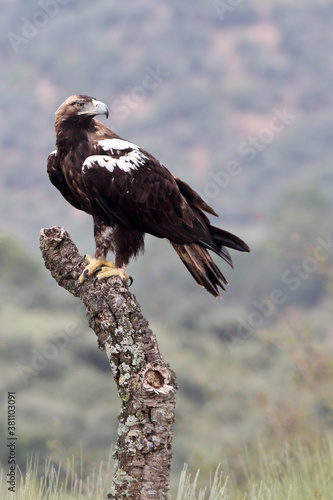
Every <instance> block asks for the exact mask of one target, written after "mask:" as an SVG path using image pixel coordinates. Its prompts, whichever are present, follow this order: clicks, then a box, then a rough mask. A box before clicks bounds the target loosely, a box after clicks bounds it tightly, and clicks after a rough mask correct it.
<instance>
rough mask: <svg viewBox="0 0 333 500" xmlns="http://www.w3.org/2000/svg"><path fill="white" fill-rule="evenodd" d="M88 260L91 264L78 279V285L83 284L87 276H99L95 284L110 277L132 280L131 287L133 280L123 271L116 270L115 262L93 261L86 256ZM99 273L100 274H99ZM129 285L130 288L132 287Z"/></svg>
mask: <svg viewBox="0 0 333 500" xmlns="http://www.w3.org/2000/svg"><path fill="white" fill-rule="evenodd" d="M85 258H86V260H87V261H88V262H89V264H88V265H87V266H86V267H85V268H84V271H83V273H82V274H81V275H80V276H79V278H78V280H77V281H78V283H80V284H82V283H83V282H84V280H85V279H86V277H87V276H92V275H95V274H96V275H97V276H96V277H95V279H94V283H95V282H96V280H100V279H102V278H109V277H110V276H114V275H116V276H120V277H121V279H122V280H126V281H128V280H130V285H131V284H132V282H133V279H132V278H131V277H130V276H128V274H126V273H125V271H124V270H123V269H118V268H116V265H115V263H114V262H110V261H108V260H98V259H93V258H92V257H90V255H86V256H85ZM97 273H98V274H97ZM130 285H129V286H130Z"/></svg>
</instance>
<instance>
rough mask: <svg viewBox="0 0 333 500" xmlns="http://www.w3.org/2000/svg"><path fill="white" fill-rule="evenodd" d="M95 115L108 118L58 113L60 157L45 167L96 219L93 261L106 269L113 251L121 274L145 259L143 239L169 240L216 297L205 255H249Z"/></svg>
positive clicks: (221, 281)
mask: <svg viewBox="0 0 333 500" xmlns="http://www.w3.org/2000/svg"><path fill="white" fill-rule="evenodd" d="M99 114H105V115H106V116H108V109H107V107H106V105H105V104H103V103H101V102H99V101H96V100H95V99H94V98H92V97H89V96H84V95H75V96H71V97H69V98H68V99H67V100H66V101H65V102H64V103H63V104H62V105H61V106H60V107H59V109H58V110H57V112H56V120H55V132H56V138H57V142H56V144H57V150H56V151H54V152H53V153H51V154H50V155H49V158H48V164H47V171H48V174H49V177H50V180H51V182H52V184H54V185H55V186H56V187H57V188H58V189H59V191H60V192H61V193H62V195H63V196H64V197H65V198H66V200H67V201H68V202H69V203H71V204H72V205H73V206H74V207H76V208H77V209H79V210H84V211H85V212H87V213H88V214H91V215H92V216H93V219H94V236H95V242H96V252H95V259H96V260H97V261H106V256H107V253H108V251H109V250H112V251H113V252H114V253H115V266H116V268H123V269H124V268H126V266H127V264H128V263H129V260H130V258H131V257H133V256H136V255H137V254H138V253H139V252H140V251H143V249H144V234H145V233H150V234H152V235H154V236H156V237H158V238H167V239H168V240H169V241H170V243H171V244H172V246H173V248H174V249H175V250H176V252H177V254H178V255H179V257H180V259H181V260H182V261H183V263H184V264H185V266H186V267H187V269H188V270H189V271H190V273H191V274H192V276H193V277H194V279H195V280H196V281H197V282H198V283H199V285H201V286H203V287H205V288H206V290H208V291H209V292H210V293H211V294H213V295H214V296H215V297H217V296H219V295H220V294H219V288H221V289H223V290H225V286H224V285H226V284H227V281H226V279H225V277H224V276H223V274H222V273H221V271H220V270H219V268H218V267H217V265H216V264H215V263H214V261H213V259H212V258H211V256H210V255H209V253H208V250H212V251H213V252H215V253H216V254H217V255H219V256H220V257H222V258H223V259H224V260H225V261H226V262H227V263H228V264H230V265H231V266H232V260H231V257H230V254H229V252H228V250H227V248H226V247H229V248H233V249H235V250H239V251H242V252H244V251H245V252H248V251H249V247H248V246H247V245H246V243H244V242H243V241H242V240H241V239H240V238H238V237H237V236H235V235H233V234H231V233H228V232H227V231H224V230H222V229H218V228H216V227H214V226H212V225H211V224H210V222H209V219H208V217H207V216H206V215H205V212H206V213H208V214H211V215H215V216H216V215H217V214H216V213H215V212H214V210H213V209H212V208H211V207H210V206H209V205H207V203H205V202H204V200H203V199H202V198H201V197H200V196H199V195H198V194H197V193H196V192H195V191H193V189H191V187H190V186H189V185H188V184H186V183H185V182H183V181H181V180H180V179H178V178H177V177H175V176H173V175H172V174H171V173H170V172H169V171H168V170H167V169H166V168H165V167H164V166H163V165H161V163H160V162H159V161H158V160H156V159H155V158H154V157H153V156H152V155H150V154H149V153H148V152H147V151H144V150H143V149H141V148H139V147H138V146H136V145H135V144H132V143H130V142H128V141H125V140H124V139H121V138H120V137H119V136H117V135H116V134H115V133H114V132H112V131H111V130H110V129H108V128H107V127H106V126H105V125H103V124H102V123H101V122H99V121H97V120H96V119H95V118H94V117H95V116H96V115H99ZM95 269H96V267H95ZM88 274H92V272H91V270H89V272H88Z"/></svg>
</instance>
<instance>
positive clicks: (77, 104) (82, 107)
mask: <svg viewBox="0 0 333 500" xmlns="http://www.w3.org/2000/svg"><path fill="white" fill-rule="evenodd" d="M96 115H106V117H107V118H108V116H109V110H108V108H107V106H106V104H104V102H101V101H97V100H96V99H94V98H93V97H90V96H88V95H72V96H70V97H68V99H66V101H64V102H63V103H62V104H61V105H60V106H59V108H58V109H57V111H56V114H55V116H56V119H55V128H56V131H57V128H58V127H60V125H63V124H64V122H67V123H80V122H84V121H86V120H90V119H91V118H93V117H94V116H96Z"/></svg>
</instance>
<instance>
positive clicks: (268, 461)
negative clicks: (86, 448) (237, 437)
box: [0, 438, 333, 500]
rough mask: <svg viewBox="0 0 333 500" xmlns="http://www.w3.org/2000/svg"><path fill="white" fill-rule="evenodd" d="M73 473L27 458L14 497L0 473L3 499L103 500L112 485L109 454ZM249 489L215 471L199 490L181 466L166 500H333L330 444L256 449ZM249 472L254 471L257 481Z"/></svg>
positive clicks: (73, 467)
mask: <svg viewBox="0 0 333 500" xmlns="http://www.w3.org/2000/svg"><path fill="white" fill-rule="evenodd" d="M79 469H81V474H78V473H77V472H76V470H77V464H76V463H74V459H71V460H68V462H67V463H66V464H61V463H59V464H58V465H57V466H55V465H54V464H53V463H52V461H51V459H50V460H48V461H47V462H46V463H45V464H44V465H43V467H41V464H39V460H38V458H36V457H35V458H33V459H29V460H28V463H27V470H26V473H25V474H24V475H23V474H22V473H21V472H20V471H18V473H17V484H16V491H15V493H13V492H10V491H8V489H7V486H8V485H7V484H6V474H7V472H8V471H7V470H6V469H5V468H3V467H2V468H1V470H0V498H1V500H13V499H14V498H15V500H74V499H75V500H85V499H91V500H102V499H103V500H104V499H105V498H106V495H107V493H108V490H109V487H110V484H111V480H112V460H111V453H110V458H109V461H108V462H107V463H103V462H102V463H101V464H100V467H99V468H98V469H92V472H91V474H90V475H89V476H87V477H83V474H82V469H83V467H82V463H81V464H80V466H79ZM247 469H248V470H247V475H248V480H247V484H246V485H245V486H243V487H242V488H240V487H239V486H237V484H236V483H235V482H233V481H232V480H231V479H229V478H228V477H227V476H226V475H225V474H224V473H223V471H222V470H221V467H220V466H218V467H217V470H216V472H215V474H212V476H211V479H210V481H209V485H208V486H207V487H206V488H203V487H199V485H198V484H199V477H200V472H199V471H198V472H197V473H196V474H195V475H194V477H191V474H189V472H188V466H187V465H185V466H184V469H183V471H182V473H181V474H180V480H179V484H178V491H177V488H176V492H175V494H173V495H170V500H332V499H333V439H332V438H327V439H326V440H325V441H324V442H323V443H321V445H320V446H318V447H317V449H315V450H314V451H310V450H309V449H308V448H305V447H300V446H299V447H298V448H297V449H296V451H294V452H293V453H292V454H290V455H289V456H288V457H283V459H281V457H280V459H276V457H275V458H274V457H272V456H268V455H266V453H265V452H264V451H263V450H260V452H259V457H258V462H256V463H255V464H254V462H252V463H251V462H250V463H249V464H248V466H247ZM251 469H253V470H254V469H255V470H256V473H255V474H256V477H254V472H253V471H251Z"/></svg>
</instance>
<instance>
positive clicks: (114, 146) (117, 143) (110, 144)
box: [98, 139, 139, 154]
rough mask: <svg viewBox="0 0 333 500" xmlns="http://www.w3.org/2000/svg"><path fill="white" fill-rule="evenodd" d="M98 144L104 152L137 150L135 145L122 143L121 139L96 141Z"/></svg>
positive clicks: (126, 142)
mask: <svg viewBox="0 0 333 500" xmlns="http://www.w3.org/2000/svg"><path fill="white" fill-rule="evenodd" d="M98 144H99V145H100V146H101V148H103V149H104V151H111V154H112V153H113V150H116V151H123V150H124V149H139V148H138V146H137V145H136V144H133V143H132V142H128V141H124V140H123V139H103V140H102V141H98Z"/></svg>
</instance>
